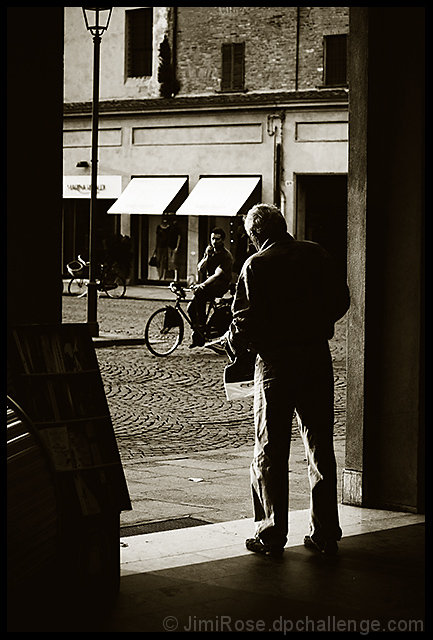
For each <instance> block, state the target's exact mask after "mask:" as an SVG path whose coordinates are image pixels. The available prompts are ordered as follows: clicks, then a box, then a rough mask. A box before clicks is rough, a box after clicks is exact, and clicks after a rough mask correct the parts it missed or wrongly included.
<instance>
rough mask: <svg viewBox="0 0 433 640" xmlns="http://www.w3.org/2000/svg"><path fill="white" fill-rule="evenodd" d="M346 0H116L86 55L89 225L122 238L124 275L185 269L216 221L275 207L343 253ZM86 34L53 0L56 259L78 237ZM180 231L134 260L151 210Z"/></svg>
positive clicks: (155, 230) (227, 223)
mask: <svg viewBox="0 0 433 640" xmlns="http://www.w3.org/2000/svg"><path fill="white" fill-rule="evenodd" d="M348 30H349V9H348V8H347V7H131V8H128V7H115V8H114V9H113V12H112V16H111V21H110V24H109V28H108V30H107V32H106V33H105V34H104V36H103V38H102V44H101V63H100V104H99V150H98V201H97V205H98V206H97V211H96V229H97V238H98V239H99V241H100V243H103V242H104V241H105V240H106V239H107V237H110V236H113V235H116V234H121V235H123V236H129V237H130V238H131V243H132V248H133V264H132V267H131V271H130V274H129V277H130V281H131V282H137V283H146V282H152V283H154V282H166V281H168V280H170V279H173V277H178V278H179V279H180V280H181V281H182V280H183V281H185V280H187V278H188V276H190V275H192V274H194V273H195V268H196V264H197V262H198V260H199V258H200V257H201V253H202V251H203V250H204V247H205V246H206V243H207V240H208V236H209V232H210V230H211V228H212V227H214V226H221V227H223V228H224V229H225V231H226V235H227V241H226V246H228V247H229V248H230V250H231V251H232V253H233V254H234V256H235V259H236V265H237V269H239V267H240V265H241V264H242V261H243V259H244V258H245V256H246V251H247V248H246V245H245V238H243V237H242V224H241V222H242V214H243V213H245V212H246V211H247V210H248V208H250V206H251V205H252V204H254V203H255V202H260V201H263V202H270V203H274V204H277V205H278V206H280V207H281V209H282V211H283V213H284V215H285V218H286V220H287V223H288V228H289V231H290V232H291V233H292V234H293V235H295V236H296V237H297V238H300V239H302V238H306V239H312V240H316V241H318V242H321V243H322V244H323V245H324V246H326V247H327V248H328V249H329V250H330V251H331V252H332V253H334V255H335V256H336V257H337V258H338V259H340V260H341V263H342V264H343V265H344V266H345V264H346V215H347V169H348V90H347V74H346V64H347V61H346V51H347V38H348ZM92 49H93V44H92V38H91V37H90V35H89V33H88V32H87V31H86V28H85V24H84V19H83V15H82V11H81V8H79V7H65V49H64V69H65V90H64V193H63V255H62V261H63V265H64V268H65V269H66V264H67V262H68V261H70V260H72V259H74V258H75V257H76V255H77V254H78V253H80V252H81V253H82V254H86V247H87V246H88V225H89V199H90V173H91V168H90V164H91V162H90V161H91V158H90V154H91V113H92V70H93V65H92V59H93V51H92ZM166 215H168V216H169V220H170V221H171V226H172V228H174V229H175V230H176V233H175V234H174V235H175V237H177V239H178V241H179V242H180V244H179V252H178V260H177V263H176V264H175V265H171V267H173V270H169V271H168V272H166V273H165V274H161V273H159V272H158V271H157V269H156V267H152V266H150V265H149V259H150V256H151V255H152V254H153V252H154V249H155V246H156V238H157V235H158V234H160V229H161V222H162V219H163V216H166Z"/></svg>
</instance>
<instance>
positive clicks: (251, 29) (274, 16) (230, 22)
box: [177, 7, 349, 95]
mask: <svg viewBox="0 0 433 640" xmlns="http://www.w3.org/2000/svg"><path fill="white" fill-rule="evenodd" d="M177 11H178V19H177V70H178V71H177V73H178V78H179V80H180V83H181V90H180V94H179V95H194V94H200V93H213V92H215V91H218V90H219V89H220V80H221V45H222V44H223V43H229V42H245V88H246V89H247V90H248V91H293V90H295V88H296V50H297V7H178V8H177ZM299 14H300V23H299V48H300V53H299V64H298V66H299V70H298V88H299V89H310V88H315V87H316V86H320V85H321V83H322V67H323V56H322V51H323V36H324V35H331V34H339V33H347V32H348V23H349V15H348V14H349V10H348V7H300V8H299Z"/></svg>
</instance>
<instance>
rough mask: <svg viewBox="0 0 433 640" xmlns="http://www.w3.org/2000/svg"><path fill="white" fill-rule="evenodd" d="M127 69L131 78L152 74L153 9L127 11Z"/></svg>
mask: <svg viewBox="0 0 433 640" xmlns="http://www.w3.org/2000/svg"><path fill="white" fill-rule="evenodd" d="M126 34H127V35H126V37H127V41H126V69H127V76H128V77H130V78H136V77H142V76H151V75H152V53H153V9H152V8H146V9H134V10H132V11H126Z"/></svg>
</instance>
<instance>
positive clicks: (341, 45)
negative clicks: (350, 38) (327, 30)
mask: <svg viewBox="0 0 433 640" xmlns="http://www.w3.org/2000/svg"><path fill="white" fill-rule="evenodd" d="M324 44H325V79H324V83H325V85H328V86H338V85H340V86H341V85H345V84H347V35H337V36H326V37H325V43H324Z"/></svg>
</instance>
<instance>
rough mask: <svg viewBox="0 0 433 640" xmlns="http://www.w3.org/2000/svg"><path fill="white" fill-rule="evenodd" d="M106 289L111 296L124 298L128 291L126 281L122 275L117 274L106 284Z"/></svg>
mask: <svg viewBox="0 0 433 640" xmlns="http://www.w3.org/2000/svg"><path fill="white" fill-rule="evenodd" d="M104 291H105V293H106V294H107V296H108V297H109V298H123V296H124V295H125V292H126V282H125V280H124V279H123V278H121V277H120V276H115V277H114V278H112V279H110V282H107V283H106V284H105V286H104Z"/></svg>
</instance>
